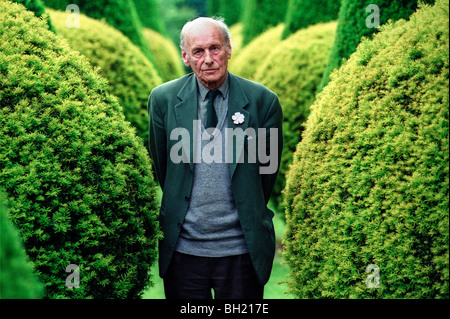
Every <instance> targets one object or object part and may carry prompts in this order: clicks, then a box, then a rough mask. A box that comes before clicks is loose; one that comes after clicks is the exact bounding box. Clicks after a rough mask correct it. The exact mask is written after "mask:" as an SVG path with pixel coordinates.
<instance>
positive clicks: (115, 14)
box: [43, 0, 153, 61]
mask: <svg viewBox="0 0 450 319" xmlns="http://www.w3.org/2000/svg"><path fill="white" fill-rule="evenodd" d="M43 1H44V3H45V5H46V6H48V7H50V8H54V9H57V10H63V11H65V10H66V7H67V6H68V5H69V4H76V5H77V6H78V7H79V8H80V12H82V13H85V14H86V15H88V16H89V17H91V18H94V19H105V20H106V21H107V22H108V23H109V24H110V25H111V26H113V27H114V28H116V29H117V30H119V31H121V32H123V33H124V34H125V35H126V36H127V37H128V38H129V39H130V40H131V42H133V43H134V44H135V45H137V46H138V47H139V48H140V49H141V50H142V52H143V53H144V54H145V56H146V57H147V58H148V59H149V60H150V61H153V58H152V55H151V52H150V49H149V48H148V46H147V43H146V41H145V40H144V37H143V35H142V24H141V21H140V20H139V16H138V14H137V12H136V7H135V6H134V3H133V0H96V1H91V0H43Z"/></svg>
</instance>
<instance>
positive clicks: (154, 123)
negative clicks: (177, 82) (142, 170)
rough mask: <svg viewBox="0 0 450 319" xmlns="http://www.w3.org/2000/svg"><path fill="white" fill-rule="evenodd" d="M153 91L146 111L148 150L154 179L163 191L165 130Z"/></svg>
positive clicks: (163, 115)
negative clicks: (153, 170)
mask: <svg viewBox="0 0 450 319" xmlns="http://www.w3.org/2000/svg"><path fill="white" fill-rule="evenodd" d="M156 95H157V94H156V92H155V90H153V91H152V93H151V94H150V97H149V100H148V105H147V111H148V116H149V148H150V156H151V158H152V161H153V166H154V169H155V173H156V178H157V179H158V181H159V184H160V185H161V188H162V189H164V181H165V176H166V170H167V135H166V128H165V121H164V117H165V114H164V112H163V110H162V109H161V105H158V103H157V98H156Z"/></svg>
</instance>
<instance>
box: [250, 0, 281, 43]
mask: <svg viewBox="0 0 450 319" xmlns="http://www.w3.org/2000/svg"><path fill="white" fill-rule="evenodd" d="M286 9H287V1H286V0H247V1H245V4H243V12H242V24H243V32H242V34H243V35H244V38H243V42H242V44H243V45H244V46H246V45H247V44H249V43H250V42H251V41H252V40H253V39H254V38H255V37H257V36H258V35H260V34H261V33H263V32H264V31H266V30H267V29H269V28H270V27H274V26H277V25H279V24H280V23H282V22H284V20H285V16H286Z"/></svg>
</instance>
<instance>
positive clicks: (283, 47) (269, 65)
mask: <svg viewBox="0 0 450 319" xmlns="http://www.w3.org/2000/svg"><path fill="white" fill-rule="evenodd" d="M336 26H337V23H336V22H329V23H319V24H316V25H314V26H310V27H309V28H307V29H302V30H299V31H297V32H296V33H294V34H292V35H291V36H290V37H288V38H287V39H286V40H284V41H282V42H281V43H279V44H278V45H277V46H276V47H275V48H274V49H273V50H272V51H271V52H270V54H269V55H268V56H267V58H266V59H265V61H264V63H262V64H261V66H260V67H259V68H258V70H257V72H256V74H255V81H256V82H260V83H262V84H264V85H265V86H267V87H268V88H269V89H271V90H272V91H274V92H275V93H276V94H277V95H278V97H279V99H280V103H281V106H282V108H283V119H284V122H283V137H284V149H283V154H282V157H281V163H280V164H281V165H280V172H279V175H278V179H277V183H276V185H275V189H274V192H273V194H272V198H273V199H274V200H275V202H276V203H277V204H280V202H281V191H282V189H283V188H284V185H285V176H284V175H285V173H286V171H287V170H288V167H289V164H290V163H291V162H292V156H293V153H294V151H295V147H296V145H297V143H298V142H299V141H300V137H301V132H302V129H303V122H304V121H305V120H306V118H307V117H308V115H309V107H310V105H311V104H312V103H313V101H314V96H315V92H316V88H317V85H318V84H319V83H320V80H321V79H322V73H323V71H324V70H325V67H326V65H327V61H328V56H329V52H330V49H331V46H332V44H333V39H334V35H335V31H336Z"/></svg>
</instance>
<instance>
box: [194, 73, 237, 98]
mask: <svg viewBox="0 0 450 319" xmlns="http://www.w3.org/2000/svg"><path fill="white" fill-rule="evenodd" d="M229 78H230V77H229V76H228V71H227V77H226V78H225V81H223V83H222V84H221V85H220V86H219V87H218V88H217V89H218V90H219V91H220V93H222V96H223V98H224V99H225V98H226V96H227V94H228V87H229ZM196 79H197V77H196ZM197 84H198V92H199V93H200V96H201V98H202V101H205V100H206V94H208V92H209V90H210V89H209V88H207V87H206V86H204V85H203V84H202V83H201V82H200V81H199V80H198V79H197Z"/></svg>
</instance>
